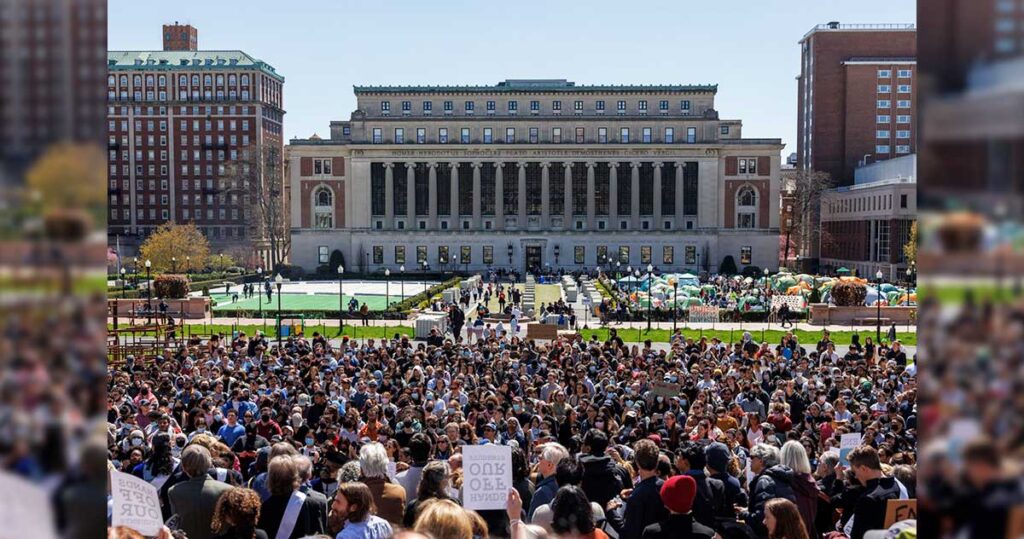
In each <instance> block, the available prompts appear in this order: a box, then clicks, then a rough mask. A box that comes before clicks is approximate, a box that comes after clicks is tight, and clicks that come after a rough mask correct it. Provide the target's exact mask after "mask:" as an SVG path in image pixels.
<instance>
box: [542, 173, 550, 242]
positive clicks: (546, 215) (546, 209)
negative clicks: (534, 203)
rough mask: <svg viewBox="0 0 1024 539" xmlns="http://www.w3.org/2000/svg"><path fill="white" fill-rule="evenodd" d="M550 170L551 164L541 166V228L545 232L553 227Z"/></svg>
mask: <svg viewBox="0 0 1024 539" xmlns="http://www.w3.org/2000/svg"><path fill="white" fill-rule="evenodd" d="M550 168H551V163H541V164H540V226H541V228H543V229H545V230H546V229H548V228H550V227H551V201H550V200H548V199H549V198H551V185H550V183H549V182H550V181H551V178H550V176H549V174H550V170H549V169H550Z"/></svg>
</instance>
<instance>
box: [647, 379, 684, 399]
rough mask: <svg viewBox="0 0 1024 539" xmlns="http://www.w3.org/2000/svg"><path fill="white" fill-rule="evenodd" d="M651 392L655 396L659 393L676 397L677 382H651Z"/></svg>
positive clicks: (667, 396)
mask: <svg viewBox="0 0 1024 539" xmlns="http://www.w3.org/2000/svg"><path fill="white" fill-rule="evenodd" d="M651 393H652V394H654V395H655V396H658V395H661V396H662V397H665V398H669V397H677V396H679V384H673V383H671V382H651Z"/></svg>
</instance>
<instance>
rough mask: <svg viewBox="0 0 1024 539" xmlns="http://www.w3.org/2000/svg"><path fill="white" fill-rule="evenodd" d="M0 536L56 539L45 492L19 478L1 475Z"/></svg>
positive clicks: (6, 474) (12, 475) (4, 473)
mask: <svg viewBox="0 0 1024 539" xmlns="http://www.w3.org/2000/svg"><path fill="white" fill-rule="evenodd" d="M0 522H2V523H3V524H2V525H0V537H2V538H4V539H6V538H8V537H10V538H12V539H13V538H15V537H33V538H36V537H38V538H39V539H56V537H57V533H56V532H55V531H54V527H53V515H52V514H51V512H50V500H49V499H48V497H47V495H46V491H45V490H43V489H42V488H40V487H39V486H37V485H34V484H32V483H30V482H28V481H26V480H25V479H22V478H21V477H18V476H16V475H14V474H10V473H7V472H0Z"/></svg>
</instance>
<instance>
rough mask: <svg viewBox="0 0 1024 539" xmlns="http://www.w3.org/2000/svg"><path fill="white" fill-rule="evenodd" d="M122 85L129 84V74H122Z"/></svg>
mask: <svg viewBox="0 0 1024 539" xmlns="http://www.w3.org/2000/svg"><path fill="white" fill-rule="evenodd" d="M121 86H128V75H121Z"/></svg>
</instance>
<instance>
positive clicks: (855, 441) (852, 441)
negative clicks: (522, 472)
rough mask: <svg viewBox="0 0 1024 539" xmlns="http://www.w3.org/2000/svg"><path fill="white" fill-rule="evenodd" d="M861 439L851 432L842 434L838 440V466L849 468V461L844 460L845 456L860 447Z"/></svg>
mask: <svg viewBox="0 0 1024 539" xmlns="http://www.w3.org/2000/svg"><path fill="white" fill-rule="evenodd" d="M862 438H863V436H862V435H861V433H859V432H851V433H849V434H844V435H842V436H841V437H840V438H839V464H842V465H843V466H849V465H850V461H849V460H847V459H846V455H849V454H850V451H853V450H854V448H856V447H857V446H859V445H860V441H861V439H862Z"/></svg>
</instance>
